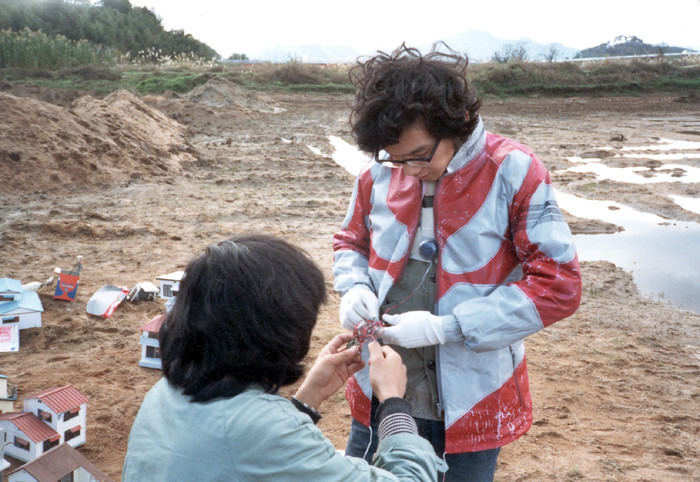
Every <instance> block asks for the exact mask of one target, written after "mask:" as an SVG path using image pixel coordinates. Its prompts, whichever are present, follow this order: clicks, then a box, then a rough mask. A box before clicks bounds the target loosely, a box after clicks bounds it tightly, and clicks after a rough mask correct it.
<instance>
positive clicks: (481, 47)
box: [420, 30, 578, 62]
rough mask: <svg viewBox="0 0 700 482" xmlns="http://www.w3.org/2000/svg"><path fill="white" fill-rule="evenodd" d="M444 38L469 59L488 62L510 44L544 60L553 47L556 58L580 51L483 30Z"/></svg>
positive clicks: (560, 45)
mask: <svg viewBox="0 0 700 482" xmlns="http://www.w3.org/2000/svg"><path fill="white" fill-rule="evenodd" d="M442 40H443V41H444V42H445V43H446V44H447V45H448V46H449V47H450V48H452V49H454V50H457V51H460V52H466V53H467V55H468V56H469V60H470V61H473V62H488V61H489V60H491V57H492V56H493V54H494V53H496V52H500V51H502V50H503V49H504V48H506V47H507V46H508V45H512V46H521V45H522V46H523V47H524V48H525V51H526V52H527V58H528V60H542V59H543V58H544V56H545V55H547V54H548V53H549V52H550V50H551V49H552V48H554V49H556V52H557V55H556V58H555V59H554V60H565V59H570V58H572V57H573V56H574V55H576V54H577V53H578V49H575V48H572V47H566V46H565V45H562V44H560V43H548V44H541V43H537V42H535V41H533V40H531V39H529V38H520V39H502V38H496V37H494V36H493V35H491V34H490V33H488V32H483V31H481V30H468V31H466V32H461V33H457V34H454V35H448V36H446V37H445V38H443V39H442ZM420 48H421V50H428V49H430V45H424V46H422V47H420Z"/></svg>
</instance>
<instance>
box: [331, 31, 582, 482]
mask: <svg viewBox="0 0 700 482" xmlns="http://www.w3.org/2000/svg"><path fill="white" fill-rule="evenodd" d="M467 63H468V59H467V58H466V57H463V56H461V55H458V54H456V53H454V52H451V53H449V54H443V53H439V52H437V51H436V50H435V49H433V51H431V52H430V53H428V54H426V55H421V54H420V52H418V51H417V50H415V49H412V48H408V47H406V46H405V44H404V45H402V46H401V47H399V48H398V49H396V50H395V51H394V52H393V53H391V54H385V53H382V52H380V53H379V55H377V56H375V57H372V58H370V59H368V60H366V61H364V62H358V64H357V65H356V66H355V67H354V68H353V69H352V70H351V79H352V81H353V84H354V85H355V88H356V93H355V102H354V104H353V106H352V113H351V116H350V122H351V126H352V132H353V136H354V138H355V140H356V141H357V144H358V145H359V147H360V149H362V150H363V151H366V152H369V153H372V154H373V155H374V160H373V161H372V162H370V163H369V164H368V165H367V166H366V167H364V168H363V170H362V171H361V172H360V174H359V175H358V177H357V180H356V183H355V188H354V191H353V195H352V199H351V200H350V205H349V208H348V213H347V215H346V217H345V219H344V221H343V224H342V227H341V230H340V231H339V232H338V233H336V235H335V237H334V244H333V248H334V252H335V255H334V256H335V258H334V265H333V272H334V275H335V289H336V290H337V291H338V292H339V293H340V294H342V299H341V304H340V320H341V323H342V325H343V326H344V327H345V328H347V329H349V330H352V329H354V327H355V325H356V324H358V323H360V322H362V321H363V320H381V321H383V322H384V324H385V325H390V326H386V327H385V328H384V330H383V334H382V335H381V338H382V339H383V341H384V342H385V343H388V344H391V345H392V346H394V347H395V348H396V349H397V351H399V352H400V354H401V356H402V358H403V361H404V363H405V364H406V366H407V368H408V387H407V391H406V395H405V398H406V399H407V400H408V401H409V402H410V403H411V406H412V412H413V416H414V417H415V418H416V422H417V424H418V427H419V431H420V433H421V435H423V436H424V437H425V438H427V439H428V440H430V441H431V443H432V444H433V447H434V448H435V451H436V453H437V454H438V455H442V456H444V458H445V460H446V462H447V465H448V466H449V469H448V471H447V473H446V480H451V481H457V480H460V481H461V480H492V479H493V475H494V471H495V468H496V460H497V457H498V452H499V450H500V447H502V446H504V445H506V444H508V443H510V442H512V441H513V440H515V439H517V438H518V437H520V436H521V435H523V434H524V433H525V432H527V430H528V429H529V428H530V426H531V425H532V402H531V399H530V392H529V388H528V376H527V368H526V363H525V349H524V345H523V339H524V338H525V337H527V336H528V335H531V334H532V333H535V332H537V331H539V330H541V329H542V328H544V327H546V326H549V325H551V324H552V323H554V322H556V321H558V320H561V319H563V318H566V317H567V316H570V315H571V314H573V313H574V312H575V311H576V309H577V308H578V306H579V303H580V298H581V278H580V272H579V264H578V258H577V256H576V251H575V248H574V244H573V239H572V236H571V232H570V230H569V227H568V225H567V224H566V221H565V220H564V218H563V216H562V214H561V211H560V210H559V207H558V205H557V202H556V200H555V197H554V189H553V187H552V185H551V183H550V178H549V173H548V172H547V170H546V169H545V167H544V165H543V164H542V162H540V161H539V160H538V159H537V157H535V155H534V154H533V153H532V152H531V151H530V149H528V148H527V147H525V146H523V145H521V144H518V143H516V142H514V141H512V140H510V139H506V138H504V137H501V136H498V135H495V134H492V133H490V132H487V131H486V130H484V125H483V123H482V120H481V117H480V116H479V113H478V111H479V107H480V105H481V100H480V99H479V97H477V95H476V94H475V93H474V91H473V89H472V88H471V87H470V86H469V84H468V82H467V80H466V77H465V74H466V68H467ZM363 357H364V358H366V357H367V352H366V349H365V350H364V351H363ZM346 397H347V399H348V401H349V403H350V408H351V411H352V415H353V421H352V427H351V431H350V437H349V440H348V446H347V448H346V454H347V455H351V456H357V457H365V458H367V459H371V456H372V453H373V452H374V450H375V447H376V434H377V428H376V421H375V409H376V400H374V403H373V397H372V391H371V387H370V384H369V379H368V375H367V371H366V369H365V370H362V371H360V372H358V373H357V374H355V376H354V377H353V378H351V379H350V380H349V381H348V385H347V388H346Z"/></svg>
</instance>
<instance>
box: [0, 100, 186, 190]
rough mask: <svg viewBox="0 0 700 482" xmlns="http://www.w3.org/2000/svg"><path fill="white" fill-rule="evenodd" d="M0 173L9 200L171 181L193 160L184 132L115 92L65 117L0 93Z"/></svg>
mask: <svg viewBox="0 0 700 482" xmlns="http://www.w3.org/2000/svg"><path fill="white" fill-rule="evenodd" d="M0 112H2V113H3V115H2V116H1V117H0V168H1V169H2V170H3V172H4V176H3V177H4V180H5V183H4V187H3V190H4V191H5V192H9V193H12V192H14V193H19V192H42V191H64V190H76V189H85V188H86V186H95V185H97V186H99V185H112V184H118V183H121V182H124V181H127V180H129V179H137V178H146V177H150V176H172V175H173V174H176V173H178V172H180V171H181V170H182V166H183V164H184V163H187V162H190V161H193V160H195V158H194V156H193V155H192V154H191V153H192V152H193V150H192V149H191V148H190V147H189V146H188V145H187V143H186V141H185V138H184V132H185V127H184V126H182V125H180V124H179V123H177V122H176V121H174V120H172V119H170V118H169V117H167V116H166V115H164V114H163V113H161V112H159V111H157V110H155V109H152V108H151V107H148V106H147V105H146V104H144V103H143V102H141V101H140V100H139V99H138V98H137V97H136V96H134V95H133V94H131V93H129V92H126V91H117V92H114V93H112V94H111V95H109V96H108V97H106V98H104V99H94V98H92V97H90V96H85V97H81V98H79V99H77V100H76V101H75V102H74V103H73V106H72V107H71V108H70V109H65V108H63V107H59V106H56V105H53V104H48V103H45V102H41V101H39V100H35V99H31V98H28V97H16V96H13V95H10V94H6V93H2V92H0Z"/></svg>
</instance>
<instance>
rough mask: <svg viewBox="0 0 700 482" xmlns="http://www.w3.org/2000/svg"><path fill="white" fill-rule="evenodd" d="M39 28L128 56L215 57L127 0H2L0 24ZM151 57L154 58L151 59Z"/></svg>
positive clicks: (8, 27) (10, 27) (1, 27)
mask: <svg viewBox="0 0 700 482" xmlns="http://www.w3.org/2000/svg"><path fill="white" fill-rule="evenodd" d="M24 29H29V30H31V31H42V32H43V33H45V34H47V35H50V36H54V35H55V36H59V35H60V36H64V37H66V38H67V39H69V40H73V41H80V40H87V41H89V42H91V43H94V44H98V45H101V46H103V47H107V48H112V49H115V50H117V51H119V52H122V53H124V54H128V55H129V56H130V57H132V58H134V57H139V56H143V53H144V52H159V55H161V56H169V57H176V56H178V55H188V56H192V57H196V58H202V59H207V60H209V59H213V58H216V57H219V55H218V53H217V52H216V51H215V50H214V49H212V48H211V47H209V46H208V45H207V44H205V43H203V42H201V41H199V40H197V39H195V38H194V37H192V36H191V35H189V34H185V33H184V31H183V30H170V31H165V29H164V28H163V25H162V23H161V20H160V18H158V16H157V15H156V14H155V13H154V12H152V11H151V10H149V9H148V8H146V7H134V6H132V5H131V3H130V2H129V0H101V1H99V2H97V3H94V4H93V3H91V2H90V0H2V1H0V30H12V31H13V32H20V31H22V30H24ZM154 60H155V59H154Z"/></svg>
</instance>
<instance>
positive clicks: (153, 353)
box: [139, 314, 165, 370]
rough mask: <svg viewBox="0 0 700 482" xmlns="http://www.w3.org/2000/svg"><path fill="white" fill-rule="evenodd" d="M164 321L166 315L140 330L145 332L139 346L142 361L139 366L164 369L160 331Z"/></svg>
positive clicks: (155, 318)
mask: <svg viewBox="0 0 700 482" xmlns="http://www.w3.org/2000/svg"><path fill="white" fill-rule="evenodd" d="M164 319H165V315H164V314H162V315H158V316H156V317H154V318H153V319H152V320H151V321H149V322H148V323H146V324H145V325H143V326H142V327H141V328H139V330H141V331H142V332H143V333H141V338H139V344H141V360H139V366H142V367H146V368H157V369H158V370H162V369H163V362H162V360H161V358H160V343H159V342H158V331H159V330H160V325H161V324H162V323H163V320H164Z"/></svg>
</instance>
